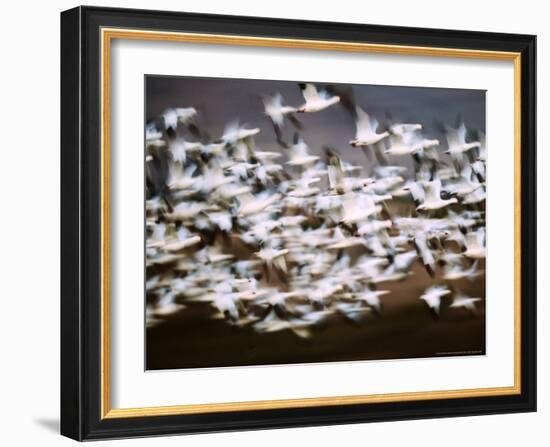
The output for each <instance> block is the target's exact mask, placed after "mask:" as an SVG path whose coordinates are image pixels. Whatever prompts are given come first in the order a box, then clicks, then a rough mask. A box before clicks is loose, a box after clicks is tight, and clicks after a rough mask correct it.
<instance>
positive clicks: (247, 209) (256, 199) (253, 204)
mask: <svg viewBox="0 0 550 447" xmlns="http://www.w3.org/2000/svg"><path fill="white" fill-rule="evenodd" d="M280 198H281V195H280V194H277V193H275V194H270V193H269V192H265V193H261V194H257V195H255V196H254V195H252V194H250V193H245V194H240V195H239V196H238V197H237V200H238V202H239V208H238V209H237V214H238V215H239V216H249V215H251V214H256V213H259V212H261V211H264V210H265V209H267V208H269V207H271V206H272V205H273V204H274V203H275V202H277V201H278V200H279V199H280Z"/></svg>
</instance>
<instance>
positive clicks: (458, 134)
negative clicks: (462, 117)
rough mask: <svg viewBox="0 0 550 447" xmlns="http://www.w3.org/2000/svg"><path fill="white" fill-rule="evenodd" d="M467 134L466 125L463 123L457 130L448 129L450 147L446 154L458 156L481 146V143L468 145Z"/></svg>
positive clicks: (475, 142) (476, 142)
mask: <svg viewBox="0 0 550 447" xmlns="http://www.w3.org/2000/svg"><path fill="white" fill-rule="evenodd" d="M466 132H467V130H466V126H465V125H464V123H461V124H460V126H458V128H457V129H454V128H452V127H448V128H447V129H446V137H447V144H448V146H449V147H448V149H447V150H446V151H445V153H446V154H451V155H458V154H462V153H464V152H466V151H469V150H470V149H473V148H476V147H479V146H480V142H479V141H474V142H471V143H466Z"/></svg>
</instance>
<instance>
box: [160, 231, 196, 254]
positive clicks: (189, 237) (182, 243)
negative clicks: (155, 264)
mask: <svg viewBox="0 0 550 447" xmlns="http://www.w3.org/2000/svg"><path fill="white" fill-rule="evenodd" d="M200 242H201V238H200V236H197V235H193V234H191V233H190V232H189V230H187V228H185V227H181V228H180V229H179V230H178V231H176V235H175V237H174V238H173V239H168V240H167V241H166V243H165V244H164V245H163V246H162V250H163V251H167V252H178V251H181V250H184V249H186V248H188V247H192V246H193V245H196V244H200Z"/></svg>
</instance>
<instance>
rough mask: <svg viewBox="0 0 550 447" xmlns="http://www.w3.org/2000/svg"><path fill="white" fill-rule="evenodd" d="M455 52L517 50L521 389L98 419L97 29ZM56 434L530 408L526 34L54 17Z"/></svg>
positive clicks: (82, 12) (199, 18) (117, 434)
mask: <svg viewBox="0 0 550 447" xmlns="http://www.w3.org/2000/svg"><path fill="white" fill-rule="evenodd" d="M105 27H109V28H124V29H134V28H137V29H146V30H162V31H175V32H187V33H208V34H222V35H246V36H257V37H276V38H288V39H305V40H330V41H342V42H366V43H373V44H387V45H404V46H414V47H440V48H459V49H463V50H486V51H498V52H500V51H502V52H514V53H520V54H521V67H520V70H521V86H520V93H521V110H520V118H521V166H520V171H521V210H520V215H521V298H520V301H521V326H520V327H521V332H520V334H521V349H520V352H521V358H520V368H521V384H520V385H521V388H520V392H519V393H518V394H514V395H503V396H481V397H465V398H449V399H447V398H442V399H436V400H432V399H428V400H413V401H402V402H385V403H367V404H352V405H323V406H311V407H307V408H283V409H281V408H279V409H265V410H257V411H224V412H210V413H204V414H180V415H166V416H141V417H140V416H132V417H118V418H103V417H102V403H101V399H102V389H101V367H102V365H101V340H100V334H101V321H102V320H101V248H100V243H101V213H102V206H101V197H102V196H101V184H100V177H101V176H100V173H101V153H100V150H99V148H100V138H101V122H100V115H101V91H100V90H101V83H100V75H101V73H100V68H99V67H100V53H101V39H100V30H101V29H102V28H105ZM60 37H61V321H62V325H61V433H62V434H63V435H65V436H68V437H70V438H73V439H77V440H93V439H105V438H122V437H141V436H153V435H163V434H185V433H198V432H216V431H233V430H251V429H267V428H280V427H299V426H314V425H328V424H347V423H362V422H374V421H394V420H402V419H418V418H440V417H451V416H470V415H481V414H498V413H514V412H529V411H535V410H536V262H537V261H536V237H537V236H536V146H535V145H536V36H532V35H519V34H501V33H487V32H471V31H455V30H440V29H421V28H405V27H394V26H379V25H360V24H350V23H329V22H313V21H298V20H279V19H271V18H255V17H254V18H252V17H237V16H222V15H204V14H190V13H181V12H166V11H144V10H131V9H110V8H99V7H77V8H74V9H71V10H68V11H65V12H63V13H61V36H60Z"/></svg>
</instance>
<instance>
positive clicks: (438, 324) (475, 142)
mask: <svg viewBox="0 0 550 447" xmlns="http://www.w3.org/2000/svg"><path fill="white" fill-rule="evenodd" d="M535 44H536V38H535V36H530V35H516V34H495V33H484V32H473V31H450V30H435V29H418V28H403V27H393V26H378V25H377V26H371V25H359V24H349V23H328V22H326V23H324V22H311V21H290V20H279V19H266V18H252V17H232V16H217V15H202V14H188V13H180V12H177V13H176V12H165V11H162V12H161V11H141V10H123V9H108V8H95V7H78V8H75V9H71V10H69V11H65V12H63V13H62V14H61V106H62V107H61V109H62V110H61V123H62V129H61V173H62V174H61V176H62V178H61V183H62V188H61V221H62V228H61V231H62V238H61V239H62V242H61V244H62V245H61V251H62V265H61V268H62V287H61V302H62V306H61V311H62V327H61V354H62V355H61V373H62V377H61V382H62V386H61V432H62V434H64V435H66V436H69V437H71V438H74V439H77V440H92V439H104V438H118V437H137V436H153V435H161V434H184V433H196V432H208V431H224V430H245V429H259V428H275V427H296V426H308V425H325V424H342V423H357V422H369V421H387V420H400V419H409V418H411V419H412V418H432V417H449V416H463V415H478V414H490V413H510V412H526V411H535V409H536V354H535V353H536V340H535V335H536V318H535V316H536V211H535V210H536V193H535V184H536V179H535V173H536V169H535V133H536V118H535V98H536V96H535V87H536V85H535V72H536V70H535V53H536V49H535Z"/></svg>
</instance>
